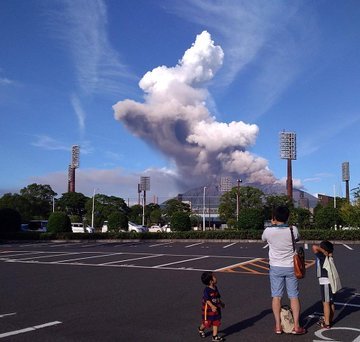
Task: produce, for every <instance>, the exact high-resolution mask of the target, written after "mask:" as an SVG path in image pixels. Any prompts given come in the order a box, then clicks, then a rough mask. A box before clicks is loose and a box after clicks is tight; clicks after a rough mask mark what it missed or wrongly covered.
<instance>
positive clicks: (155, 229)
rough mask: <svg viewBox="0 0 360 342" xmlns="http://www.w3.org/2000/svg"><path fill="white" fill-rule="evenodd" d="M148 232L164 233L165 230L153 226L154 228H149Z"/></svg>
mask: <svg viewBox="0 0 360 342" xmlns="http://www.w3.org/2000/svg"><path fill="white" fill-rule="evenodd" d="M149 232H151V233H161V232H165V229H164V228H163V227H160V226H157V225H154V226H151V227H150V228H149Z"/></svg>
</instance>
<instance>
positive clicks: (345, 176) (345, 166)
mask: <svg viewBox="0 0 360 342" xmlns="http://www.w3.org/2000/svg"><path fill="white" fill-rule="evenodd" d="M342 180H343V182H345V187H346V201H347V202H348V203H350V190H349V180H350V168H349V162H343V163H342Z"/></svg>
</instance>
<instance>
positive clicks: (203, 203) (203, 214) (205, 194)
mask: <svg viewBox="0 0 360 342" xmlns="http://www.w3.org/2000/svg"><path fill="white" fill-rule="evenodd" d="M205 195H206V186H204V193H203V230H205V209H206V208H205Z"/></svg>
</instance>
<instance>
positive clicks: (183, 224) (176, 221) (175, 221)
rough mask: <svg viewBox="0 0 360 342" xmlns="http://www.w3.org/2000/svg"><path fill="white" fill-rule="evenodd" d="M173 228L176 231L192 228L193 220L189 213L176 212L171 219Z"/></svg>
mask: <svg viewBox="0 0 360 342" xmlns="http://www.w3.org/2000/svg"><path fill="white" fill-rule="evenodd" d="M170 225H171V229H172V230H174V231H188V230H191V221H190V216H189V213H186V212H181V211H178V212H175V213H174V214H173V215H172V217H171V221H170Z"/></svg>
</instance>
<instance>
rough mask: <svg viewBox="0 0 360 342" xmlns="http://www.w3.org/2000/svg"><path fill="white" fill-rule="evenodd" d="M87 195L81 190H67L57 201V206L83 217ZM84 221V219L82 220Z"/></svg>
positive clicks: (71, 214)
mask: <svg viewBox="0 0 360 342" xmlns="http://www.w3.org/2000/svg"><path fill="white" fill-rule="evenodd" d="M87 199H88V198H87V197H86V196H85V195H84V194H82V193H81V192H65V193H63V194H62V196H61V197H60V198H59V199H58V201H57V207H58V209H60V210H61V211H63V212H64V213H66V214H67V215H70V216H78V217H81V218H82V217H83V216H84V214H85V203H86V201H87ZM80 222H82V219H81V221H80Z"/></svg>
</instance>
